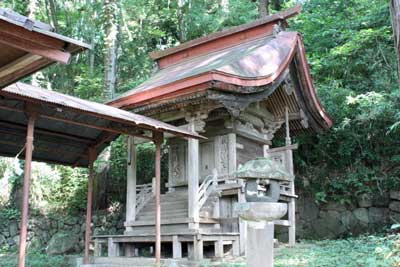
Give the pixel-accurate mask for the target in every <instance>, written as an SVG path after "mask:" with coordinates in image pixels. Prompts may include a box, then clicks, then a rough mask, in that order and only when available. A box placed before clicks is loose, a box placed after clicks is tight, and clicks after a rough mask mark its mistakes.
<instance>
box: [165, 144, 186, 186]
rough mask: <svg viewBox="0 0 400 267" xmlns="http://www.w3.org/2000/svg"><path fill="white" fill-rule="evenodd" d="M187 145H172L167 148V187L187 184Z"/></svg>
mask: <svg viewBox="0 0 400 267" xmlns="http://www.w3.org/2000/svg"><path fill="white" fill-rule="evenodd" d="M186 166H187V144H185V143H178V144H172V145H170V147H169V179H168V184H169V186H177V185H184V184H187V169H186Z"/></svg>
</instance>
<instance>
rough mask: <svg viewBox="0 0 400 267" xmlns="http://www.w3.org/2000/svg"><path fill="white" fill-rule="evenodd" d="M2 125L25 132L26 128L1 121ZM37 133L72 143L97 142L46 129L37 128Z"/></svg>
mask: <svg viewBox="0 0 400 267" xmlns="http://www.w3.org/2000/svg"><path fill="white" fill-rule="evenodd" d="M1 125H3V126H6V127H10V128H15V129H20V130H24V129H25V128H26V127H25V125H23V124H19V123H11V122H7V121H2V120H0V126H1ZM35 132H36V133H39V134H44V135H50V136H54V137H61V138H64V139H68V140H71V141H77V142H81V143H87V144H91V143H93V142H95V143H96V140H95V139H92V138H87V137H81V136H76V135H72V134H66V133H61V132H56V131H50V130H45V129H41V128H37V127H36V129H35Z"/></svg>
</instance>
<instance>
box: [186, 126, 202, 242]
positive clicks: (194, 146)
mask: <svg viewBox="0 0 400 267" xmlns="http://www.w3.org/2000/svg"><path fill="white" fill-rule="evenodd" d="M188 130H189V131H191V132H195V130H196V127H195V118H191V119H190V120H189V129H188ZM199 160H200V159H199V140H197V139H193V138H189V140H188V198H189V218H190V219H191V221H192V222H191V223H190V225H189V227H190V228H191V229H198V228H199V201H198V200H199V172H200V169H199ZM195 249H196V248H195Z"/></svg>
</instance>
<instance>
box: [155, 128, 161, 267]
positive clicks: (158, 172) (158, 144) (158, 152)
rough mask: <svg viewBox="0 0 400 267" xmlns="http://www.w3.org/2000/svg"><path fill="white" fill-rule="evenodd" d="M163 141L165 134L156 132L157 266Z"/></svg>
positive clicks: (159, 248) (158, 261)
mask: <svg viewBox="0 0 400 267" xmlns="http://www.w3.org/2000/svg"><path fill="white" fill-rule="evenodd" d="M162 141H163V134H162V133H160V132H154V144H155V145H156V159H155V168H156V171H155V172H156V188H155V195H156V197H155V198H156V203H155V204H156V214H155V221H156V244H155V247H156V266H157V267H159V266H160V264H161V207H160V187H161V144H162Z"/></svg>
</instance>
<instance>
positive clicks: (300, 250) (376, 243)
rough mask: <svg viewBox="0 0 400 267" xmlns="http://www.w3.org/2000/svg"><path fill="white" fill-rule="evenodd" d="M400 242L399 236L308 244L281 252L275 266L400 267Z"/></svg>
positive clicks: (311, 242) (369, 237)
mask: <svg viewBox="0 0 400 267" xmlns="http://www.w3.org/2000/svg"><path fill="white" fill-rule="evenodd" d="M399 242H400V236H398V235H391V236H386V237H380V236H364V237H360V238H349V239H346V240H335V241H333V240H325V241H317V242H315V241H307V242H304V243H303V244H301V245H299V246H297V247H294V248H290V249H289V248H284V249H282V250H280V251H279V252H278V255H277V256H276V258H277V259H276V260H275V266H277V267H280V266H282V267H283V266H285V267H295V266H307V267H325V266H326V267H328V266H346V267H359V266H363V267H392V266H399V264H400V250H399Z"/></svg>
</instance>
